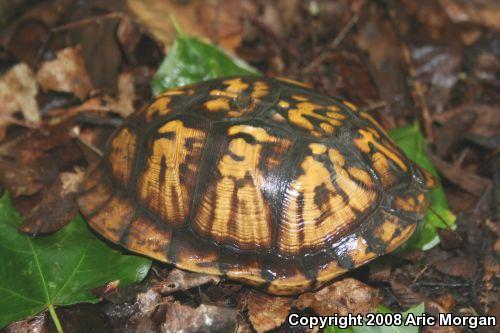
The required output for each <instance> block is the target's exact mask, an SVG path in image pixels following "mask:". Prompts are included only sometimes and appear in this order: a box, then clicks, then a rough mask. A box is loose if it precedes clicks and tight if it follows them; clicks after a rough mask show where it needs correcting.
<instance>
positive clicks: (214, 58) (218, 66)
mask: <svg viewBox="0 0 500 333" xmlns="http://www.w3.org/2000/svg"><path fill="white" fill-rule="evenodd" d="M231 75H258V72H257V71H256V70H255V69H253V68H252V67H250V66H249V65H247V64H246V63H245V62H243V61H241V60H240V59H238V58H235V57H231V56H229V55H227V54H226V53H225V52H224V51H223V50H221V49H219V48H218V47H216V46H214V45H211V44H207V43H205V42H203V41H201V40H199V39H197V38H194V37H186V36H180V37H179V38H178V39H177V40H176V41H175V43H174V45H173V46H172V48H171V50H170V51H169V53H168V55H167V56H166V57H165V59H164V60H163V62H162V64H161V65H160V68H158V71H157V72H156V75H155V77H154V79H153V82H152V83H151V86H152V88H153V94H154V95H157V94H159V93H160V92H162V91H164V90H165V89H168V88H173V87H178V86H183V85H187V84H190V83H194V82H198V81H203V80H208V79H214V78H217V77H223V76H231Z"/></svg>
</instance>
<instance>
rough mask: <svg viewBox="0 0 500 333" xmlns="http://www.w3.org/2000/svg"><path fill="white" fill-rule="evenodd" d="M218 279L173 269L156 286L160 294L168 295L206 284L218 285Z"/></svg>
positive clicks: (212, 276) (213, 276)
mask: <svg viewBox="0 0 500 333" xmlns="http://www.w3.org/2000/svg"><path fill="white" fill-rule="evenodd" d="M219 281H220V278H219V277H218V276H215V275H207V274H200V273H192V272H187V271H183V270H180V269H173V270H172V271H171V272H170V273H169V274H168V276H167V278H166V279H165V280H164V281H161V282H160V283H159V284H158V290H159V291H160V292H161V293H162V294H170V293H173V292H176V291H182V290H188V289H191V288H194V287H198V286H202V285H204V284H207V283H214V284H217V283H219Z"/></svg>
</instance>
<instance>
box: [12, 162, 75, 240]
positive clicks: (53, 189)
mask: <svg viewBox="0 0 500 333" xmlns="http://www.w3.org/2000/svg"><path fill="white" fill-rule="evenodd" d="M84 174H85V173H84V172H83V170H81V169H79V168H77V169H76V170H75V171H74V172H62V173H61V174H60V175H59V178H58V179H57V180H56V181H55V182H53V183H52V184H51V185H50V186H49V187H47V188H46V189H45V193H44V195H43V197H42V199H41V200H40V201H39V202H38V204H37V205H36V206H34V207H33V208H32V209H31V210H30V211H29V213H28V214H27V215H26V216H25V219H24V222H23V224H22V225H21V226H20V227H19V230H20V231H22V232H24V233H27V234H32V235H37V234H40V233H51V232H55V231H57V230H59V229H61V228H62V227H64V226H65V225H66V224H68V222H69V221H70V220H71V219H72V218H73V217H74V216H75V215H76V213H77V211H78V209H77V207H76V203H75V198H74V197H75V193H76V191H77V189H78V187H79V185H80V183H81V182H82V180H83V176H84Z"/></svg>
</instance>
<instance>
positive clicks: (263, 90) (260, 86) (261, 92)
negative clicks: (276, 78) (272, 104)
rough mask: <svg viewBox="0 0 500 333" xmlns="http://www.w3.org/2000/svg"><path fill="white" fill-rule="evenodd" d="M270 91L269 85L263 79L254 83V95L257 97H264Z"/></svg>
mask: <svg viewBox="0 0 500 333" xmlns="http://www.w3.org/2000/svg"><path fill="white" fill-rule="evenodd" d="M268 91H269V85H268V84H267V83H265V82H262V81H257V82H255V83H254V85H253V91H252V97H253V98H255V99H258V98H261V97H264V96H266V95H267V93H268Z"/></svg>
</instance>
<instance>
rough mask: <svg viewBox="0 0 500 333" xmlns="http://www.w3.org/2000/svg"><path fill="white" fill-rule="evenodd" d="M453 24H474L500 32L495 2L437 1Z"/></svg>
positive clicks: (498, 8) (499, 19) (499, 13)
mask: <svg viewBox="0 0 500 333" xmlns="http://www.w3.org/2000/svg"><path fill="white" fill-rule="evenodd" d="M439 3H440V4H441V6H442V7H443V8H444V9H445V11H446V13H447V14H448V16H449V18H450V19H451V21H452V22H453V23H475V24H479V25H483V26H486V27H488V28H490V29H492V30H496V31H500V5H499V4H498V2H497V1H461V0H439Z"/></svg>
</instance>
